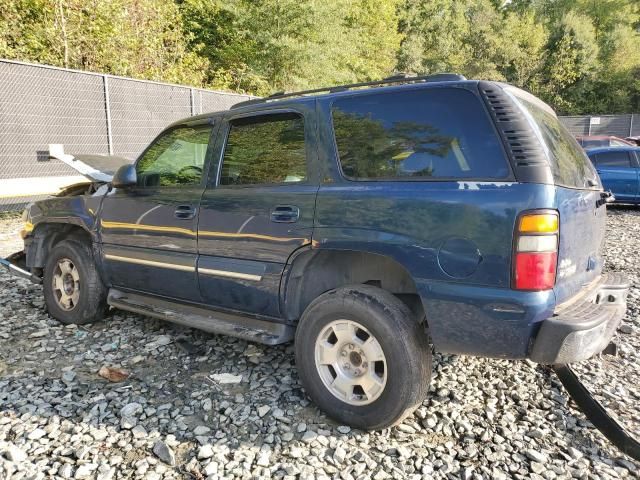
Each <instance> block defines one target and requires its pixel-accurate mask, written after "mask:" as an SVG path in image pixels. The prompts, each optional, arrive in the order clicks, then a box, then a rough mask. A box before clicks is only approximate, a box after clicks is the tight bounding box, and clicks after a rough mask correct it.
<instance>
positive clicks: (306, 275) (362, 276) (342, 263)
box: [283, 250, 425, 322]
mask: <svg viewBox="0 0 640 480" xmlns="http://www.w3.org/2000/svg"><path fill="white" fill-rule="evenodd" d="M355 284H367V285H374V286H376V287H379V288H381V289H383V290H387V291H388V292H391V293H393V294H394V295H395V296H397V297H398V298H399V299H400V300H402V301H403V302H404V303H405V304H406V305H407V306H408V307H409V309H410V310H411V311H412V312H413V314H414V316H415V318H416V320H417V321H419V322H421V321H423V320H425V312H424V309H423V306H422V301H421V299H420V296H419V295H418V291H417V289H416V284H415V282H414V281H413V278H412V277H411V274H410V273H409V272H408V271H407V269H406V268H405V267H403V266H402V265H401V264H400V263H398V262H397V261H395V260H394V259H392V258H390V257H387V256H384V255H379V254H375V253H368V252H356V251H349V250H322V251H310V252H306V253H303V254H301V255H300V256H298V257H296V259H295V260H294V263H293V265H292V266H291V269H290V271H289V275H288V277H287V283H286V286H285V288H284V305H283V306H284V309H283V311H284V312H285V317H286V319H287V320H297V319H299V318H300V316H301V315H302V312H304V310H305V309H306V308H307V306H308V305H309V304H310V303H311V302H312V301H313V300H314V299H315V298H317V297H318V296H320V295H322V294H323V293H325V292H327V291H329V290H333V289H335V288H339V287H343V286H345V285H355Z"/></svg>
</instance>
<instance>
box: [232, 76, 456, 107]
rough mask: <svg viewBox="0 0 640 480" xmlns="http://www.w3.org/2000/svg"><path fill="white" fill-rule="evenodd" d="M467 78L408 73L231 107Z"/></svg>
mask: <svg viewBox="0 0 640 480" xmlns="http://www.w3.org/2000/svg"><path fill="white" fill-rule="evenodd" d="M466 79H467V78H466V77H465V76H464V75H460V74H457V73H434V74H432V75H423V76H420V77H418V76H412V75H411V74H408V73H399V74H397V75H392V76H390V77H386V78H383V79H382V80H375V81H373V82H360V83H351V84H348V85H337V86H335V87H321V88H314V89H312V90H302V91H300V92H284V91H283V92H276V93H273V94H271V95H269V96H268V97H263V98H254V99H252V100H246V101H244V102H240V103H236V104H235V105H233V106H231V109H235V108H240V107H245V106H247V105H255V104H259V103H267V102H271V101H273V100H280V99H283V98H291V97H303V96H305V95H312V94H316V93H336V92H344V91H346V90H350V89H352V88H361V87H378V86H382V85H389V84H393V83H417V82H457V81H462V80H466Z"/></svg>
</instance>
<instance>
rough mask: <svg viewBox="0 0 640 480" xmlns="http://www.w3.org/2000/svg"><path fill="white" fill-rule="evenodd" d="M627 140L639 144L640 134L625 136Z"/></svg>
mask: <svg viewBox="0 0 640 480" xmlns="http://www.w3.org/2000/svg"><path fill="white" fill-rule="evenodd" d="M625 140H626V141H627V142H630V143H633V144H634V145H639V146H640V135H636V136H635V137H627V138H625Z"/></svg>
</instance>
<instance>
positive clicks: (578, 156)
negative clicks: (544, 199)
mask: <svg viewBox="0 0 640 480" xmlns="http://www.w3.org/2000/svg"><path fill="white" fill-rule="evenodd" d="M516 92H517V91H511V93H514V94H516V97H517V101H518V102H519V103H520V105H521V106H522V107H523V108H524V109H525V111H526V112H528V113H529V114H530V117H531V119H532V120H533V122H534V123H535V124H536V126H537V129H538V131H539V132H540V135H541V136H542V140H543V141H544V143H545V146H546V149H547V152H548V156H549V160H550V162H551V171H552V173H553V178H554V180H555V183H556V184H558V185H564V186H567V187H577V188H585V187H587V186H588V185H589V182H588V181H589V180H591V181H593V186H594V188H599V187H597V184H598V181H597V177H596V172H595V170H594V168H593V165H591V162H590V161H589V158H588V157H587V155H586V153H585V152H584V150H583V149H582V148H580V145H578V143H577V142H576V140H575V139H574V138H573V137H572V136H571V134H570V133H569V132H568V131H567V129H566V128H565V127H564V126H563V125H562V123H560V120H558V117H556V116H555V115H554V114H553V113H551V112H549V111H547V110H546V109H545V108H543V107H542V106H540V105H538V104H537V103H534V102H533V101H530V100H529V99H528V98H526V97H524V96H520V95H518V94H517V93H516ZM584 143H585V146H587V144H588V142H584Z"/></svg>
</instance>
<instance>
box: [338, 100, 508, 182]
mask: <svg viewBox="0 0 640 480" xmlns="http://www.w3.org/2000/svg"><path fill="white" fill-rule="evenodd" d="M332 117H333V128H334V134H335V141H336V146H337V150H338V157H339V161H340V166H341V168H342V172H343V174H344V175H345V177H347V178H348V179H351V180H383V179H388V180H394V179H399V180H406V179H424V180H429V179H434V180H442V179H453V180H455V179H488V180H501V179H506V178H508V177H509V176H510V173H511V172H510V169H509V164H508V162H507V159H506V157H505V154H504V150H503V148H502V144H501V143H500V140H499V138H498V136H497V135H496V133H495V131H494V129H493V127H492V125H491V123H490V120H489V118H488V117H487V114H486V113H485V111H484V107H483V105H482V104H481V103H480V100H479V99H478V98H477V97H476V96H475V95H474V94H473V93H471V92H469V91H466V90H462V89H454V88H437V89H436V88H433V89H415V90H406V91H395V92H387V93H367V94H361V95H357V96H352V97H346V98H340V99H338V100H336V101H335V102H334V103H333V105H332Z"/></svg>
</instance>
